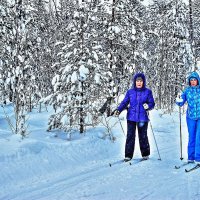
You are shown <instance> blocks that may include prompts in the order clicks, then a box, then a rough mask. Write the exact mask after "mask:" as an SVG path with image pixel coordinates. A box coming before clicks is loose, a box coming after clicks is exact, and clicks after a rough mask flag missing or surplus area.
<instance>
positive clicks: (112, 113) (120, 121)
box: [110, 110, 126, 136]
mask: <svg viewBox="0 0 200 200" xmlns="http://www.w3.org/2000/svg"><path fill="white" fill-rule="evenodd" d="M115 111H116V110H114V111H113V112H112V113H111V114H110V116H113V115H114V113H115ZM117 118H118V120H119V123H120V126H121V129H122V131H123V134H124V136H126V135H125V131H124V129H123V126H122V123H121V121H120V119H119V116H117Z"/></svg>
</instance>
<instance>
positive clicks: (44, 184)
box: [0, 111, 200, 200]
mask: <svg viewBox="0 0 200 200" xmlns="http://www.w3.org/2000/svg"><path fill="white" fill-rule="evenodd" d="M36 119H37V118H36ZM42 119H43V121H45V116H42ZM37 120H38V119H37ZM122 124H123V126H124V129H125V130H126V121H125V120H124V121H122ZM31 125H32V127H33V129H32V133H31V134H30V136H29V137H28V138H26V139H25V140H21V139H20V138H19V137H18V136H16V135H8V134H7V132H1V131H0V146H1V151H0V168H1V170H0V200H27V199H29V200H35V199H37V200H47V199H48V200H66V199H67V200H100V199H105V200H124V199H125V200H140V199H145V200H155V199H156V200H157V199H159V200H160V199H161V200H169V199H173V200H179V199H180V200H188V199H192V200H199V199H200V181H199V178H198V177H199V175H200V170H196V171H194V172H191V173H188V174H187V173H185V172H184V167H183V168H181V169H178V170H177V169H174V166H175V165H176V164H178V163H180V160H179V156H180V155H179V153H180V150H179V131H178V129H179V125H178V117H177V113H174V114H173V116H170V115H164V116H163V117H160V115H159V112H158V111H155V112H153V114H152V126H153V128H154V133H155V136H156V139H157V142H158V146H159V150H160V154H161V157H162V161H159V160H158V154H157V150H156V148H155V143H154V140H153V137H152V132H151V129H149V130H148V131H149V139H150V145H151V157H150V160H148V161H143V162H139V163H135V162H137V161H138V160H139V159H140V158H141V156H140V152H139V147H138V142H137V143H136V148H135V154H134V160H133V161H132V163H133V164H132V165H129V164H127V163H119V164H115V165H113V166H112V167H110V166H109V163H114V162H117V161H119V160H121V159H122V158H123V154H124V142H125V137H124V135H123V133H122V130H121V127H120V125H119V124H118V125H117V126H116V127H115V128H114V130H113V131H114V133H115V135H117V140H116V141H115V142H114V143H112V142H110V141H109V140H102V139H99V133H101V132H102V131H103V130H102V127H99V128H96V129H90V130H88V132H87V134H86V135H85V136H80V135H79V134H77V135H75V136H74V138H73V139H72V141H66V140H65V139H63V138H64V135H63V134H62V133H58V137H57V138H55V137H53V135H54V133H46V132H45V127H44V123H42V122H41V120H40V123H39V124H38V126H37V121H34V123H32V124H31ZM4 126H5V125H4ZM7 131H8V130H7ZM183 133H184V134H183V139H184V141H183V146H184V151H183V156H184V158H185V159H186V154H187V152H186V146H187V132H186V125H185V123H184V124H183ZM136 141H137V139H136Z"/></svg>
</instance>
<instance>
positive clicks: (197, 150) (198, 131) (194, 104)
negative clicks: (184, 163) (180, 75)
mask: <svg viewBox="0 0 200 200" xmlns="http://www.w3.org/2000/svg"><path fill="white" fill-rule="evenodd" d="M188 85H189V86H188V87H187V88H186V89H185V90H184V91H183V93H182V95H181V98H178V99H177V100H176V104H177V105H178V106H183V105H184V104H185V102H187V104H188V107H187V112H186V121H187V127H188V133H189V141H188V162H194V161H195V162H196V163H197V164H200V78H199V75H198V73H197V72H192V73H191V74H190V75H189V77H188Z"/></svg>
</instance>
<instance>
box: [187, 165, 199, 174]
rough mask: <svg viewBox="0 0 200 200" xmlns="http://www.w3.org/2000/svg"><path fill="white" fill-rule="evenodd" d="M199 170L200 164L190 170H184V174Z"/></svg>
mask: <svg viewBox="0 0 200 200" xmlns="http://www.w3.org/2000/svg"><path fill="white" fill-rule="evenodd" d="M198 168H200V164H197V165H195V166H194V167H192V168H190V169H185V172H191V171H194V170H195V169H198Z"/></svg>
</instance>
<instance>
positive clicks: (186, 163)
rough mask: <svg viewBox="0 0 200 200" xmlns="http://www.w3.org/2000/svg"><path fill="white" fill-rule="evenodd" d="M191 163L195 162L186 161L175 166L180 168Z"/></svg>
mask: <svg viewBox="0 0 200 200" xmlns="http://www.w3.org/2000/svg"><path fill="white" fill-rule="evenodd" d="M189 164H193V163H192V162H184V163H182V164H180V165H175V166H174V168H175V169H180V168H181V167H184V166H186V165H189Z"/></svg>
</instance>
